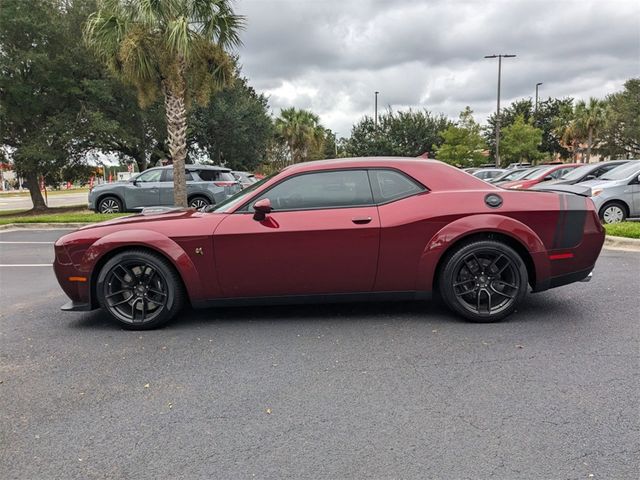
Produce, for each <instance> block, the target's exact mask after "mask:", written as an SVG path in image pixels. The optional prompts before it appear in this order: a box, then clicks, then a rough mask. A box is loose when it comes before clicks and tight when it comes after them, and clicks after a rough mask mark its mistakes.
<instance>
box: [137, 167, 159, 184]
mask: <svg viewBox="0 0 640 480" xmlns="http://www.w3.org/2000/svg"><path fill="white" fill-rule="evenodd" d="M160 177H162V170H160V169H158V170H149V171H147V172H143V173H141V174H140V175H138V176H137V177H136V182H159V181H160Z"/></svg>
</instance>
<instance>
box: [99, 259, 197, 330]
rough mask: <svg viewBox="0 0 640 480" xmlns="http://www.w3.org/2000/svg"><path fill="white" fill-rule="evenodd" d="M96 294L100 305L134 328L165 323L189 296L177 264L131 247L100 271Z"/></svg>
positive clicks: (174, 314)
mask: <svg viewBox="0 0 640 480" xmlns="http://www.w3.org/2000/svg"><path fill="white" fill-rule="evenodd" d="M96 294H97V298H98V302H99V303H100V306H101V307H102V308H103V309H104V310H105V311H106V312H107V313H108V314H109V315H110V316H111V317H112V318H113V319H114V320H116V321H117V322H119V323H120V324H121V325H122V326H123V327H124V328H127V329H130V330H149V329H152V328H157V327H159V326H161V325H164V324H165V323H167V322H169V321H170V320H171V319H173V318H174V317H175V316H176V314H177V313H178V312H179V311H180V309H181V308H182V305H183V304H184V299H185V292H184V288H183V286H182V280H181V279H180V276H179V275H178V273H177V272H176V270H175V269H174V267H173V265H171V264H170V263H169V262H168V261H167V260H166V259H165V258H163V257H162V256H160V255H158V254H154V253H151V252H148V251H146V250H127V251H124V252H120V253H118V254H116V255H115V256H114V257H113V258H111V259H109V260H108V261H107V263H105V265H104V266H103V267H102V269H101V270H100V273H99V274H98V279H97V282H96Z"/></svg>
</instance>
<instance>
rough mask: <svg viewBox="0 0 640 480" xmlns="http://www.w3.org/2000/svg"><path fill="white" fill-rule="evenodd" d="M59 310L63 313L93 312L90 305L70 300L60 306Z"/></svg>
mask: <svg viewBox="0 0 640 480" xmlns="http://www.w3.org/2000/svg"><path fill="white" fill-rule="evenodd" d="M60 310H62V311H64V312H89V311H91V310H95V308H93V307H92V306H91V304H90V303H81V302H74V301H73V300H71V301H70V302H67V303H65V304H64V305H62V306H61V307H60Z"/></svg>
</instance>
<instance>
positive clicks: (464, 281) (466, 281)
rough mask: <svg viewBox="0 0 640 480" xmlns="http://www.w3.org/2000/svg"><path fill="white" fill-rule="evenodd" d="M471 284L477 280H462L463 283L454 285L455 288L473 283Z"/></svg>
mask: <svg viewBox="0 0 640 480" xmlns="http://www.w3.org/2000/svg"><path fill="white" fill-rule="evenodd" d="M471 282H475V280H474V279H473V278H470V279H468V280H462V281H461V282H457V283H454V284H453V286H454V287H459V286H460V285H465V284H467V283H471Z"/></svg>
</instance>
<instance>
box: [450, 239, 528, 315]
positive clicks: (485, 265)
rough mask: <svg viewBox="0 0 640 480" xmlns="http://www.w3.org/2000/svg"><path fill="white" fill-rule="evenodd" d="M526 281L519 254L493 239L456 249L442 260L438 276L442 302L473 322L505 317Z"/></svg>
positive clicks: (516, 300) (522, 295)
mask: <svg viewBox="0 0 640 480" xmlns="http://www.w3.org/2000/svg"><path fill="white" fill-rule="evenodd" d="M527 284H528V276H527V270H526V266H525V265H524V262H523V261H522V259H521V258H520V256H519V255H518V254H517V253H516V252H515V251H514V250H513V249H512V248H511V247H509V246H507V245H505V244H503V243H500V242H496V241H493V240H482V241H477V242H473V243H470V244H467V245H464V246H462V247H460V248H458V249H457V250H456V251H455V252H453V253H452V254H451V255H450V256H449V257H448V258H447V259H446V261H445V264H444V268H443V269H442V272H441V275H440V279H439V286H440V292H441V294H442V297H443V299H444V301H445V303H447V305H448V306H449V307H450V308H451V309H452V310H454V311H455V312H457V313H459V314H460V315H462V316H463V317H465V318H466V319H467V320H471V321H474V322H494V321H497V320H501V319H503V318H505V317H506V316H507V315H509V314H510V313H511V312H513V310H514V309H515V308H516V306H517V304H518V303H519V302H520V300H521V299H522V298H523V297H524V295H525V294H526V291H527Z"/></svg>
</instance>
